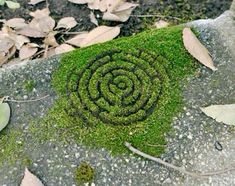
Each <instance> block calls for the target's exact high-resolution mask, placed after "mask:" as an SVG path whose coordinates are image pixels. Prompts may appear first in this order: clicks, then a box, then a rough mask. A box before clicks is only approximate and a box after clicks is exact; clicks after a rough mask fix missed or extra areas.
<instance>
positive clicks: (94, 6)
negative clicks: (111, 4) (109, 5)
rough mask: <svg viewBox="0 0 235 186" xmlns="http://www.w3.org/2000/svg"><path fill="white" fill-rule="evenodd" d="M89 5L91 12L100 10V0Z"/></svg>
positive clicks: (94, 0) (95, 0)
mask: <svg viewBox="0 0 235 186" xmlns="http://www.w3.org/2000/svg"><path fill="white" fill-rule="evenodd" d="M87 3H88V8H90V9H91V10H99V9H100V0H93V1H90V2H87Z"/></svg>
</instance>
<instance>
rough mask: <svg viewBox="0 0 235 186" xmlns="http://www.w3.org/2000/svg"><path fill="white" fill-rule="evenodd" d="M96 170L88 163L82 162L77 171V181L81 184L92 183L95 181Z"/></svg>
mask: <svg viewBox="0 0 235 186" xmlns="http://www.w3.org/2000/svg"><path fill="white" fill-rule="evenodd" d="M94 174H95V169H94V168H93V167H92V166H91V165H89V164H88V163H86V162H82V163H81V164H80V165H79V167H78V168H77V169H76V173H75V179H76V182H77V183H78V184H79V185H80V184H84V183H91V182H92V181H93V179H94Z"/></svg>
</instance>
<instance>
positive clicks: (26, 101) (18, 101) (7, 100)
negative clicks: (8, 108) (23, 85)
mask: <svg viewBox="0 0 235 186" xmlns="http://www.w3.org/2000/svg"><path fill="white" fill-rule="evenodd" d="M49 96H50V95H46V96H43V97H41V98H37V99H28V100H14V99H10V98H9V97H5V99H4V101H6V102H14V103H29V102H36V101H41V100H43V99H45V98H47V97H49Z"/></svg>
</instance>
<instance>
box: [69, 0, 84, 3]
mask: <svg viewBox="0 0 235 186" xmlns="http://www.w3.org/2000/svg"><path fill="white" fill-rule="evenodd" d="M68 1H69V2H71V3H75V4H86V3H87V1H86V0H68Z"/></svg>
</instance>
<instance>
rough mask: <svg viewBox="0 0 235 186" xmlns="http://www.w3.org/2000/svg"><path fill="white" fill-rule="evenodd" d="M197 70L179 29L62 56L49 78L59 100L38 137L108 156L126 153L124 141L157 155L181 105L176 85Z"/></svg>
mask: <svg viewBox="0 0 235 186" xmlns="http://www.w3.org/2000/svg"><path fill="white" fill-rule="evenodd" d="M196 66H197V65H196V63H194V60H193V59H192V57H191V56H190V55H189V54H188V53H187V52H186V50H185V48H184V46H183V42H182V27H171V28H167V29H160V30H151V31H147V32H144V33H142V34H139V35H136V36H133V37H129V38H121V39H117V40H114V41H110V42H107V43H105V44H98V45H94V46H91V47H87V48H82V49H79V50H76V51H74V52H72V53H69V54H66V55H64V57H63V58H62V60H61V65H60V67H59V68H58V69H57V70H56V71H55V72H54V74H53V86H54V88H55V89H56V91H57V93H58V94H59V96H60V98H59V100H58V101H57V102H56V104H55V105H54V107H53V108H52V109H51V110H50V112H49V113H48V116H47V117H46V118H44V121H43V122H42V123H43V126H42V127H43V128H44V129H45V130H44V131H43V134H42V135H40V136H41V137H42V136H44V137H45V139H48V138H51V137H52V136H53V134H59V136H60V137H61V139H69V138H70V137H72V138H73V139H75V140H76V141H77V142H79V143H83V144H85V145H89V146H92V147H104V148H106V149H108V150H110V151H111V152H112V153H113V154H119V153H126V152H127V149H126V148H125V147H124V145H123V143H124V142H125V141H128V142H130V143H132V144H133V145H134V146H136V147H138V148H139V149H140V150H142V151H145V152H147V153H149V154H152V155H155V156H158V155H160V154H162V153H163V152H164V145H165V144H166V140H165V134H166V133H168V132H169V131H170V130H171V122H172V118H173V117H174V116H176V115H177V114H178V113H179V112H180V110H181V108H182V106H183V102H182V90H181V85H182V84H183V83H184V82H185V81H186V77H187V76H189V75H191V74H193V73H194V72H195V69H196ZM126 77H127V78H126ZM78 82H79V83H78ZM120 83H121V84H120ZM119 86H120V87H119ZM66 87H67V88H66ZM66 89H67V90H66ZM75 90H76V91H75ZM132 90H133V91H132ZM68 92H69V93H70V94H69V96H68V95H67V93H68ZM146 144H156V145H159V147H158V148H156V147H150V146H147V145H146Z"/></svg>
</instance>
